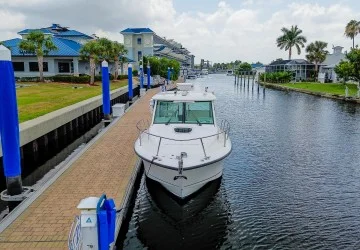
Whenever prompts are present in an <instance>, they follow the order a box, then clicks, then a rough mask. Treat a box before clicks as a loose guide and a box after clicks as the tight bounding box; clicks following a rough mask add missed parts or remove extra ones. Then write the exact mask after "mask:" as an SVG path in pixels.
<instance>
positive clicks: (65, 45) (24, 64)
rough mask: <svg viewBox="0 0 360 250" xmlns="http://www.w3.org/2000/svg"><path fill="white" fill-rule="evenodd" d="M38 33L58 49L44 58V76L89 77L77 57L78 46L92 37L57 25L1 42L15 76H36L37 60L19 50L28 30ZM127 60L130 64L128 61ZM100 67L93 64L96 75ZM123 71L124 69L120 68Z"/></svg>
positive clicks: (85, 64) (85, 65) (37, 72)
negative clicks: (49, 39)
mask: <svg viewBox="0 0 360 250" xmlns="http://www.w3.org/2000/svg"><path fill="white" fill-rule="evenodd" d="M35 30H37V31H41V32H43V33H44V34H45V35H46V36H49V37H51V40H52V42H53V43H54V44H55V45H56V47H57V48H58V49H57V50H55V51H50V52H49V54H48V55H46V56H44V76H54V75H59V74H61V75H79V74H89V72H90V65H89V62H88V61H83V60H81V58H80V49H81V47H82V46H83V45H84V44H85V43H87V42H88V41H91V40H93V39H97V38H96V37H94V36H89V35H86V34H84V33H82V32H79V31H76V30H71V29H69V28H68V27H62V26H61V25H59V24H52V25H51V26H50V27H46V28H40V29H25V30H22V31H20V32H18V34H19V35H21V37H22V38H15V39H10V40H7V41H3V42H2V43H3V44H4V46H6V47H7V48H9V49H10V50H11V56H12V61H13V66H14V71H15V76H16V77H37V76H39V68H38V61H37V57H36V55H35V54H31V53H29V52H28V51H23V50H21V49H20V48H19V44H20V42H21V40H22V39H26V37H27V35H28V34H29V33H30V32H31V31H35ZM128 61H131V60H129V59H128ZM100 68H101V67H100V64H99V65H97V68H96V73H97V74H100ZM109 70H110V72H112V71H113V64H112V63H109ZM121 72H124V69H121Z"/></svg>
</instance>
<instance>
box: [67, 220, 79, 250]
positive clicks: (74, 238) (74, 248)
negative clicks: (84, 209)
mask: <svg viewBox="0 0 360 250" xmlns="http://www.w3.org/2000/svg"><path fill="white" fill-rule="evenodd" d="M68 249H70V250H80V249H82V236H81V223H80V216H75V219H74V221H73V223H72V225H71V229H70V233H69V237H68Z"/></svg>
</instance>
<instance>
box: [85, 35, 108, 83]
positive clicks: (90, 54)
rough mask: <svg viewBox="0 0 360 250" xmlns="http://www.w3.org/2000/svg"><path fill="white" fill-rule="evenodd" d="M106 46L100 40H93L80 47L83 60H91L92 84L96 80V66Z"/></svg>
mask: <svg viewBox="0 0 360 250" xmlns="http://www.w3.org/2000/svg"><path fill="white" fill-rule="evenodd" d="M103 51H104V46H103V45H101V44H100V43H99V40H92V41H89V42H87V43H85V45H84V46H83V47H82V48H81V49H80V56H81V58H82V59H83V60H89V62H90V85H93V84H94V82H95V68H96V63H97V62H99V59H100V58H101V56H102V55H103V53H104V52H103Z"/></svg>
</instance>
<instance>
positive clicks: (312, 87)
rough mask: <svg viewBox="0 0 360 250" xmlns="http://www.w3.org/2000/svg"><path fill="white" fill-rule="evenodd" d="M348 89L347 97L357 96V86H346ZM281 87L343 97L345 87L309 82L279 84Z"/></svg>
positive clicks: (335, 84) (342, 85) (339, 84)
mask: <svg viewBox="0 0 360 250" xmlns="http://www.w3.org/2000/svg"><path fill="white" fill-rule="evenodd" d="M346 85H347V86H348V88H349V96H356V95H357V86H356V84H346ZM281 86H286V87H289V88H295V89H305V90H309V91H313V92H319V93H328V94H336V95H341V96H345V85H344V84H342V83H338V84H337V83H310V82H303V83H294V84H292V83H287V84H281Z"/></svg>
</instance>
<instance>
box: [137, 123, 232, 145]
mask: <svg viewBox="0 0 360 250" xmlns="http://www.w3.org/2000/svg"><path fill="white" fill-rule="evenodd" d="M143 121H144V120H140V121H139V122H138V123H137V124H136V127H137V129H138V130H139V132H140V134H142V133H144V134H147V135H151V136H154V137H158V138H162V139H165V140H170V141H195V140H200V139H206V138H210V137H213V136H217V135H221V134H224V133H225V134H226V136H227V137H226V139H228V138H229V132H230V123H229V122H228V121H226V120H223V121H222V122H221V125H220V129H221V130H222V132H220V133H216V134H213V135H208V136H203V137H197V138H191V139H173V138H168V137H164V136H160V135H154V134H151V133H149V132H146V130H147V129H148V128H145V129H141V128H140V127H139V123H141V122H143ZM224 121H225V122H226V125H222V123H223V122H224Z"/></svg>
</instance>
